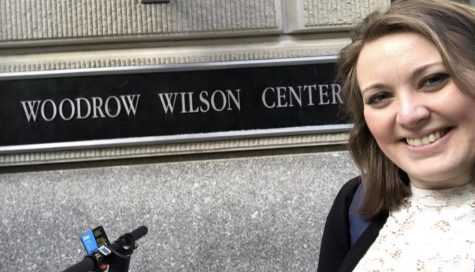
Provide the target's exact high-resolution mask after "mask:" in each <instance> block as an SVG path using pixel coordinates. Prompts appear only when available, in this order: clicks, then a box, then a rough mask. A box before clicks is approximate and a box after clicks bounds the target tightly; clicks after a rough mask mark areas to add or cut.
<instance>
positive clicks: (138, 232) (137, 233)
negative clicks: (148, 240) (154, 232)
mask: <svg viewBox="0 0 475 272" xmlns="http://www.w3.org/2000/svg"><path fill="white" fill-rule="evenodd" d="M147 232H148V228H147V227H146V226H140V227H138V228H136V229H134V230H133V231H131V232H130V235H132V238H133V239H134V241H137V240H138V239H140V238H142V237H144V236H145V235H146V234H147Z"/></svg>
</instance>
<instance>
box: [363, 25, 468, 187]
mask: <svg viewBox="0 0 475 272" xmlns="http://www.w3.org/2000/svg"><path fill="white" fill-rule="evenodd" d="M356 73H357V80H358V85H359V87H360V90H361V94H362V97H363V103H364V117H365V120H366V123H367V125H368V128H369V130H370V131H371V133H372V135H373V136H374V138H375V139H376V142H377V143H378V145H379V147H380V148H381V150H382V151H383V152H384V154H385V155H386V156H387V157H388V158H389V159H390V160H391V161H392V162H394V163H395V164H396V165H397V166H398V167H399V168H401V169H402V170H404V171H405V172H406V173H407V174H408V176H409V178H410V180H411V182H412V183H413V185H414V186H416V187H419V188H428V189H442V188H449V187H454V186H459V185H463V184H466V183H468V182H470V181H471V180H472V178H473V177H472V175H473V169H474V166H475V100H474V99H473V98H471V97H469V96H468V95H465V94H463V93H462V92H461V91H460V90H459V89H458V88H457V86H456V85H455V84H454V82H453V81H452V79H451V78H450V76H449V75H448V73H447V70H446V68H445V66H444V65H443V63H442V58H441V55H440V53H439V52H438V50H437V49H436V47H435V46H434V45H433V44H432V43H431V42H430V41H428V40H426V39H425V38H423V37H422V36H420V35H418V34H413V33H396V34H390V35H386V36H383V37H381V38H378V39H376V40H374V41H372V42H369V43H367V44H366V45H365V46H364V47H363V49H362V51H361V53H360V56H359V59H358V63H357V66H356ZM473 76H475V72H474V75H473Z"/></svg>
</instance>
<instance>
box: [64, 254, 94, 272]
mask: <svg viewBox="0 0 475 272" xmlns="http://www.w3.org/2000/svg"><path fill="white" fill-rule="evenodd" d="M95 265H96V263H95V261H94V259H92V257H90V256H86V257H84V259H83V260H82V261H80V262H78V263H77V264H75V265H73V266H71V267H69V268H68V269H66V270H64V271H63V272H89V271H91V270H93V269H94V268H95Z"/></svg>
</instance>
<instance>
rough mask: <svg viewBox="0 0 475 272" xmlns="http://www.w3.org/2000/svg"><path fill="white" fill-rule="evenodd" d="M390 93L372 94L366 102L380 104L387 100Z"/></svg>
mask: <svg viewBox="0 0 475 272" xmlns="http://www.w3.org/2000/svg"><path fill="white" fill-rule="evenodd" d="M389 97H390V95H389V94H388V93H376V94H374V95H372V96H370V97H369V98H368V100H367V102H366V104H369V105H380V104H381V103H383V102H384V101H386V100H387V99H388V98H389Z"/></svg>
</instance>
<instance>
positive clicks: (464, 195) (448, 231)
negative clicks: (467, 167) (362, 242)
mask: <svg viewBox="0 0 475 272" xmlns="http://www.w3.org/2000/svg"><path fill="white" fill-rule="evenodd" d="M411 190H412V196H411V197H409V198H408V199H406V200H405V201H404V203H403V205H402V207H401V208H400V209H399V210H397V211H394V212H391V213H390V214H389V217H388V220H387V222H386V224H385V225H384V226H383V228H382V229H381V231H380V233H379V236H378V237H377V238H376V241H374V243H373V244H372V245H371V247H370V248H369V249H368V251H367V252H366V254H365V256H364V257H363V258H362V259H361V260H360V262H359V263H358V265H357V266H356V268H355V269H354V270H353V271H356V272H368V271H372V272H376V271H404V272H411V271H426V272H438V271H441V272H446V271H447V272H448V271H454V272H474V271H475V186H474V185H473V183H471V184H467V185H464V186H461V187H457V188H451V189H445V190H423V189H419V188H415V187H411Z"/></svg>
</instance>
